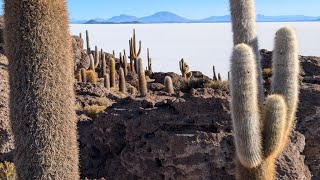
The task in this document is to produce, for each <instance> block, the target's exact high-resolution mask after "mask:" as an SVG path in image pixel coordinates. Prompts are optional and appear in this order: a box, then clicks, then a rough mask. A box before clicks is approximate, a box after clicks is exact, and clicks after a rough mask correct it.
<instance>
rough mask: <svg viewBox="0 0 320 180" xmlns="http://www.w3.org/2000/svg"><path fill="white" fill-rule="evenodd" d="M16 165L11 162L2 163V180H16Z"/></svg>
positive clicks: (0, 164) (0, 170) (0, 173)
mask: <svg viewBox="0 0 320 180" xmlns="http://www.w3.org/2000/svg"><path fill="white" fill-rule="evenodd" d="M15 174H16V173H15V169H14V164H13V163H11V162H7V161H5V162H0V179H2V180H14V179H15Z"/></svg>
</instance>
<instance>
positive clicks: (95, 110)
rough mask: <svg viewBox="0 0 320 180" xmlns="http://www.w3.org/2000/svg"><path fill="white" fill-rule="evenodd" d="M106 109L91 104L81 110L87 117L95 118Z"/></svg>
mask: <svg viewBox="0 0 320 180" xmlns="http://www.w3.org/2000/svg"><path fill="white" fill-rule="evenodd" d="M106 108H107V107H106V106H99V105H96V104H93V105H87V106H85V107H84V109H83V110H84V113H85V114H86V115H88V116H89V117H91V118H96V117H98V115H99V114H100V113H101V112H102V111H104V110H105V109H106Z"/></svg>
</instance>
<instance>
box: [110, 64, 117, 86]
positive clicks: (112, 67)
mask: <svg viewBox="0 0 320 180" xmlns="http://www.w3.org/2000/svg"><path fill="white" fill-rule="evenodd" d="M116 73H117V72H116V62H115V60H114V59H113V58H111V59H110V87H112V88H113V87H115V86H116Z"/></svg>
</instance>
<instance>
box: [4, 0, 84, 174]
mask: <svg viewBox="0 0 320 180" xmlns="http://www.w3.org/2000/svg"><path fill="white" fill-rule="evenodd" d="M4 14H5V15H4V16H5V37H6V54H7V56H8V58H9V60H10V61H9V62H10V63H9V74H10V87H11V88H10V89H11V91H10V120H11V125H12V130H13V133H14V138H15V152H14V163H15V168H16V174H17V179H70V180H72V179H75V180H76V179H79V178H80V177H79V158H78V157H79V153H78V146H77V131H76V130H77V127H76V123H77V121H76V114H75V94H74V90H73V83H74V77H73V68H74V65H73V60H72V55H71V36H70V32H69V18H68V13H67V6H66V1H65V0H54V1H41V0H32V1H21V0H5V13H4Z"/></svg>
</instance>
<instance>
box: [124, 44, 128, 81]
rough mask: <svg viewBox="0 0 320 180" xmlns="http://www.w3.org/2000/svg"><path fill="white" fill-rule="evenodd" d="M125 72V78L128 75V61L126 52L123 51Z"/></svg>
mask: <svg viewBox="0 0 320 180" xmlns="http://www.w3.org/2000/svg"><path fill="white" fill-rule="evenodd" d="M123 71H124V75H125V76H126V75H128V60H127V55H126V51H125V50H123Z"/></svg>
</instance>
